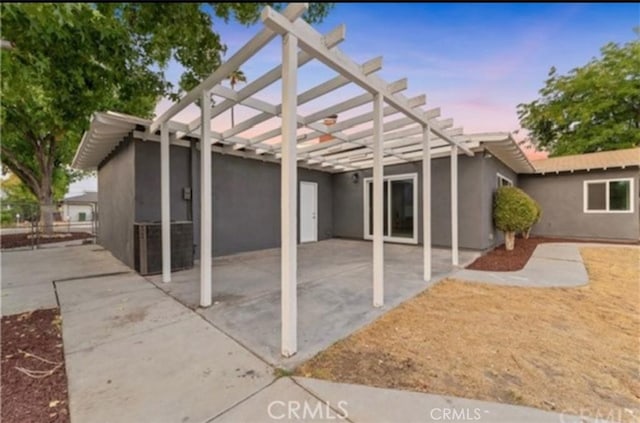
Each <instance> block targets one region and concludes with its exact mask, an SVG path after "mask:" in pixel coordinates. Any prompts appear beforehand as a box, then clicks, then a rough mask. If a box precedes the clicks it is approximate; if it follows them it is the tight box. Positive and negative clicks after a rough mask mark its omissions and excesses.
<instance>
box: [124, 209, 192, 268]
mask: <svg viewBox="0 0 640 423" xmlns="http://www.w3.org/2000/svg"><path fill="white" fill-rule="evenodd" d="M133 240H134V241H133V253H134V265H135V269H136V272H138V273H140V274H141V275H153V274H157V273H162V225H161V223H160V222H136V223H134V224H133ZM193 248H194V247H193V223H192V222H187V221H185V222H171V271H176V270H184V269H190V268H192V267H193Z"/></svg>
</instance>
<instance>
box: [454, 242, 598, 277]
mask: <svg viewBox="0 0 640 423" xmlns="http://www.w3.org/2000/svg"><path fill="white" fill-rule="evenodd" d="M579 247H581V245H580V244H575V243H566V244H565V243H562V244H560V243H549V244H540V245H538V246H537V247H536V249H535V251H534V252H533V254H532V255H531V258H530V259H529V261H528V262H527V264H526V265H525V266H524V268H523V269H522V270H518V271H514V272H491V271H482V270H468V269H461V270H458V271H456V272H454V273H453V274H452V275H451V276H452V277H453V278H456V279H462V280H465V281H470V282H482V283H491V284H498V285H508V286H522V287H528V288H552V287H558V288H568V287H574V286H582V285H585V284H587V283H589V275H588V274H587V269H586V268H585V267H584V262H583V261H582V256H581V255H580V251H579Z"/></svg>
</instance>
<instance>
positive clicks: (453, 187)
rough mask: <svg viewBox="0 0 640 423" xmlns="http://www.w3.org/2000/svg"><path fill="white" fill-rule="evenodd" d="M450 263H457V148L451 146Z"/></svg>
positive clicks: (455, 264)
mask: <svg viewBox="0 0 640 423" xmlns="http://www.w3.org/2000/svg"><path fill="white" fill-rule="evenodd" d="M451 263H452V264H453V265H454V266H457V265H458V149H457V148H456V146H455V145H453V146H451Z"/></svg>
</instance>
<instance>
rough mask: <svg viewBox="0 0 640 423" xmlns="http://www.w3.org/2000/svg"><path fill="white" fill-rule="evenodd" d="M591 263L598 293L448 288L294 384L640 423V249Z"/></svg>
mask: <svg viewBox="0 0 640 423" xmlns="http://www.w3.org/2000/svg"><path fill="white" fill-rule="evenodd" d="M581 253H582V256H583V258H584V259H585V263H586V266H587V270H588V272H589V276H590V284H589V285H588V286H585V287H579V288H570V289H569V288H521V287H500V286H495V285H487V284H479V283H469V282H463V281H457V280H445V281H443V282H441V283H439V284H437V285H435V286H434V287H433V288H431V289H429V290H427V291H425V292H423V293H422V294H420V295H418V296H417V297H415V298H414V299H412V300H409V301H407V302H405V303H404V304H402V305H401V306H399V307H398V308H396V309H394V310H392V311H390V312H389V313H387V314H386V315H384V316H383V317H381V318H380V319H379V320H377V321H375V322H374V323H372V324H371V325H369V326H367V327H365V328H363V329H362V330H360V331H358V332H356V333H355V334H353V335H352V336H350V337H349V338H346V339H344V340H342V341H340V342H338V343H336V344H334V345H333V346H331V347H330V348H329V349H327V350H326V351H324V352H322V353H320V354H318V355H317V356H316V357H314V358H313V359H312V360H310V361H308V362H307V363H305V364H303V365H302V366H301V367H300V368H298V369H297V370H296V373H297V374H298V375H301V376H307V377H315V378H320V379H328V380H333V381H339V382H348V383H357V384H366V385H372V386H378V387H386V388H397V389H406V390H414V391H422V392H429V393H436V394H445V395H454V396H458V397H465V398H475V399H481V400H488V401H497V402H504V403H511V404H517V405H528V406H532V407H536V408H541V409H546V410H550V411H556V412H566V413H571V414H582V415H587V416H592V417H601V418H605V419H608V420H618V421H628V422H631V421H634V422H635V421H637V420H636V419H640V355H639V352H640V351H639V348H640V343H639V338H640V305H639V304H640V249H637V248H583V249H582V251H581Z"/></svg>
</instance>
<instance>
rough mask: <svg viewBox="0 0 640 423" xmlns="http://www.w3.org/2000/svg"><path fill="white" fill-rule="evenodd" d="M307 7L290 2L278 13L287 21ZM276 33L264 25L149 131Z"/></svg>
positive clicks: (156, 120)
mask: <svg viewBox="0 0 640 423" xmlns="http://www.w3.org/2000/svg"><path fill="white" fill-rule="evenodd" d="M307 9H308V4H307V3H291V4H289V5H288V6H287V8H286V9H285V10H284V12H282V15H279V16H280V17H281V18H284V19H285V20H289V21H295V20H297V19H298V18H299V17H301V16H302V15H303V14H304V12H306V11H307ZM276 35H277V34H276V33H275V32H274V31H273V30H271V29H269V28H267V27H265V28H263V29H262V30H260V32H258V34H257V35H256V36H254V37H253V38H252V39H251V40H250V41H249V42H248V43H247V44H245V45H244V46H242V47H241V48H240V50H238V51H237V52H236V53H235V54H234V55H233V56H231V57H230V58H229V60H227V61H226V62H224V63H223V64H222V65H220V67H219V68H218V69H216V70H215V71H214V72H213V73H212V74H211V75H209V76H208V77H207V78H206V79H205V80H204V81H202V82H201V83H200V84H198V86H196V87H195V88H194V89H192V90H191V91H189V92H188V93H187V94H186V95H185V96H184V97H182V98H181V99H180V100H179V101H178V102H177V103H175V104H173V105H172V106H171V107H169V109H168V110H167V111H165V112H164V113H163V114H162V115H160V116H159V117H158V118H156V119H155V120H154V121H153V122H152V123H151V125H150V126H149V132H151V133H154V132H155V131H156V130H157V129H158V128H159V127H160V125H161V124H162V123H164V122H166V121H168V120H170V119H171V118H172V117H174V116H175V115H177V114H178V113H180V112H181V111H183V110H184V109H185V108H187V106H189V105H190V104H192V103H195V101H196V100H197V99H198V98H199V97H200V96H201V95H202V93H203V92H205V91H207V92H208V91H209V90H210V89H212V88H213V87H214V86H215V85H217V84H219V83H220V82H222V81H223V80H224V79H225V78H227V77H228V76H229V75H230V74H231V73H232V72H234V71H236V70H237V69H240V66H242V65H243V64H244V63H245V62H246V61H247V60H249V59H250V58H251V57H253V56H254V55H255V54H256V53H257V52H258V51H260V50H261V49H262V48H263V47H264V46H266V45H267V44H269V42H270V41H271V40H273V39H274V38H275V36H276Z"/></svg>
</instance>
